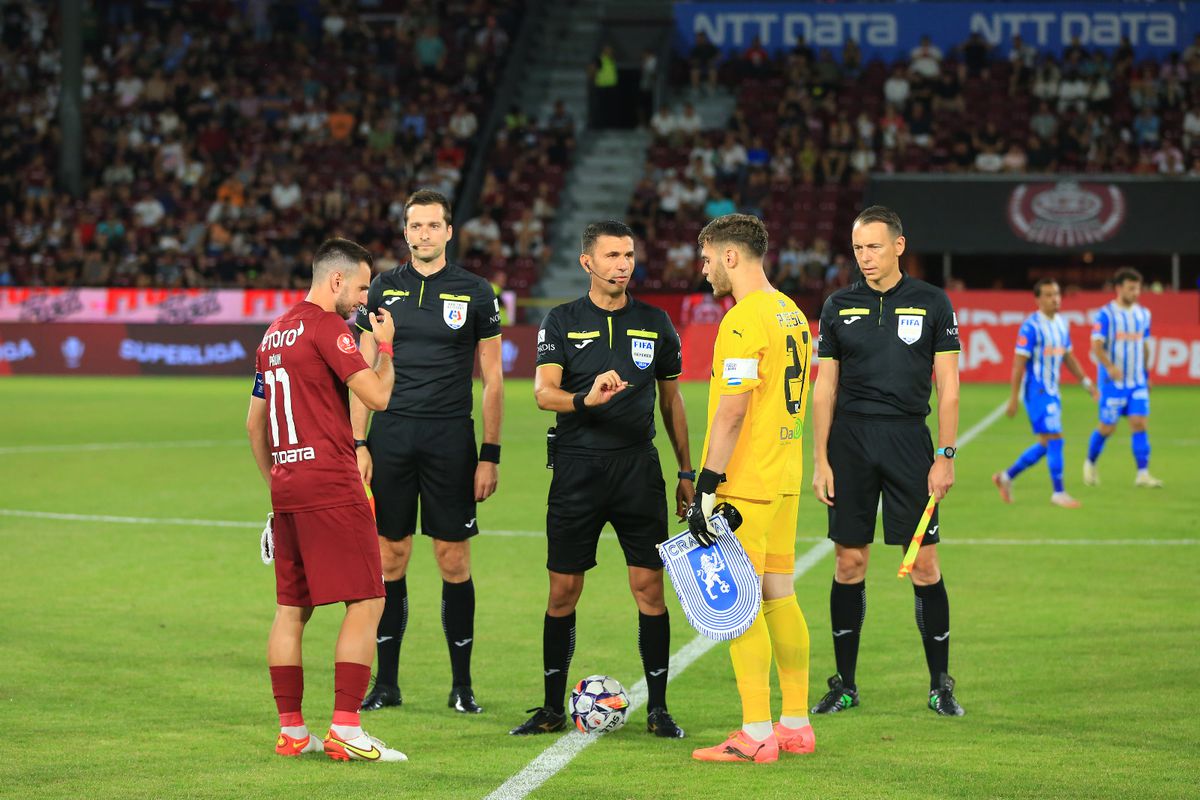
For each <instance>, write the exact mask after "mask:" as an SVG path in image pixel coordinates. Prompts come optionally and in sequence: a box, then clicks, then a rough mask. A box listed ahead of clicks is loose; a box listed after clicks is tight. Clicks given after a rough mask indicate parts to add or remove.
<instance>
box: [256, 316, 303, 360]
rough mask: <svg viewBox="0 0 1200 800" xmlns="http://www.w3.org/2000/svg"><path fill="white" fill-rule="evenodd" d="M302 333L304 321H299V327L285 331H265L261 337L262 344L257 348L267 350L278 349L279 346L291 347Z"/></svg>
mask: <svg viewBox="0 0 1200 800" xmlns="http://www.w3.org/2000/svg"><path fill="white" fill-rule="evenodd" d="M303 335H304V322H303V321H301V322H300V327H299V328H292V329H291V330H287V331H280V330H274V331H267V335H266V336H264V337H263V340H262V344H261V345H259V346H258V349H259V350H260V351H262V352H264V353H265V352H266V351H267V350H278V349H279V348H281V347H291V346H292V345H294V344H295V343H296V340H297V339H299V338H300V337H301V336H303Z"/></svg>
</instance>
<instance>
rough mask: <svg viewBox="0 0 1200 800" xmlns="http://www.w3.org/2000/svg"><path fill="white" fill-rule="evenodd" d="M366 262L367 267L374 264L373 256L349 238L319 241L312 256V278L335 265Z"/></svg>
mask: <svg viewBox="0 0 1200 800" xmlns="http://www.w3.org/2000/svg"><path fill="white" fill-rule="evenodd" d="M364 261H365V262H366V264H367V266H368V267H373V266H374V265H375V258H374V257H373V256H372V255H371V252H370V251H369V250H367V248H365V247H363V246H362V245H360V244H358V243H357V242H352V241H350V240H349V239H341V238H337V237H335V238H333V239H326V240H325V241H323V242H321V246H320V247H318V248H317V254H316V255H314V256H313V261H312V273H313V280H316V279H317V278H318V277H321V276H324V275H325V274H326V273H328V272H330V271H331V270H333V269H336V268H337V267H342V266H347V265H349V266H352V267H357V266H358V265H359V264H361V263H363V262H364Z"/></svg>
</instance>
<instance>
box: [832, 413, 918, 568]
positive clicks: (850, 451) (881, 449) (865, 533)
mask: <svg viewBox="0 0 1200 800" xmlns="http://www.w3.org/2000/svg"><path fill="white" fill-rule="evenodd" d="M828 453H829V466H830V467H831V468H832V469H833V484H834V485H833V495H834V496H833V507H832V508H830V509H829V538H830V539H832V540H833V541H835V542H837V543H838V544H842V545H849V546H857V545H864V544H871V542H873V541H875V516H876V511H877V510H878V508H879V495H880V492H882V493H883V541H884V543H885V544H898V545H904V546H907V545H908V543H909V542H910V541H911V540H912V537H913V534H914V533H916V529H917V522H918V521H919V520H920V518H921V514H922V513H923V512H924V511H925V505H926V504H927V503H928V502H929V490H928V486H929V481H928V478H929V468H930V467H932V466H933V442H932V441H931V439H930V437H929V428H927V427H926V426H925V421H924V420H923V419H919V418H891V419H887V418H880V417H860V416H853V415H850V414H845V413H839V414H837V415H836V416H835V417H834V420H833V427H832V428H831V429H830V431H829V447H828ZM938 533H939V531H938V512H937V510H936V509H935V510H934V512H933V518H932V519H931V520H930V521H929V528H928V530H927V531H926V532H925V542H926V543H928V544H937V543H938V541H939V537H938Z"/></svg>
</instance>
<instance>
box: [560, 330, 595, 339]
mask: <svg viewBox="0 0 1200 800" xmlns="http://www.w3.org/2000/svg"><path fill="white" fill-rule="evenodd" d="M599 336H600V331H567V338H568V339H595V338H597V337H599Z"/></svg>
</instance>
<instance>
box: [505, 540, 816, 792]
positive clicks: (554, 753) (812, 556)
mask: <svg viewBox="0 0 1200 800" xmlns="http://www.w3.org/2000/svg"><path fill="white" fill-rule="evenodd" d="M832 550H833V542H831V541H829V540H828V539H823V540H822V541H820V542H818V543H817V544H815V545H813V546H812V547H810V548H809V549H808V550H807V551H805V552H804V554H803V555H801V556H800V557H799V558H798V559H796V567H795V575H796V578H797V579H799V578H800V576H801V575H803V574H804V573H805V572H808V571H809V570H810V569H812V567H813V566H814V565H816V563H817V562H818V561H820V560H821V559H822V558H823V557H824V556H826V555H827V554H829V553H830V552H831V551H832ZM716 644H717V642H716V641H715V640H713V639H709V638H707V637H704V636H699V635H697V636H696V637H695V638H693V639H692V640H691V641H690V642H688V643H687V644H685V645H684V646H683V647H681V648H679V649H678V650H677V651H675V653H674V654H673V655H672V656H671V661H670V664H671V672H670V674H669V675H668V676H667V683H670V682H671V681H672V680H674V679H675V678H676V677H678V676H679V673H681V672H683V671H684V670H685V669H687V668H688V667H690V666H691V665H692V663H693V662H695V661H696V660H697V659H698V658H700V657H701V656H703V655H704V654H705V653H707V652H708V651H709V650H711V649H712V648H713V647H714V646H715V645H716ZM646 697H647V689H646V679H645V678H642V679H641V680H640V681H638V682H637V683H636V684H634V686H633V688H632V689H630V690H629V711H630V712H633V711H636V710H637V709H639V708H641V707H642V706H643V705H645V703H646ZM598 738H599V737H598V736H587V735H586V734H582V733H578V732H575V731H572V732H571V733H568V734H567V735H565V736H561V737H559V739H558V741H556V742H555V743H554V744H552V745H550V746H549V747H547V748H546V749H545V750H543V751H542V752H541V754H539V755H538V756H537V757H536V758H534V759H533V761H530V762H529V763H528V764H527V765H526V766H525V768H524V769H522V770H521V771H520V772H518V773H517V774H516V775H513V776H512V777H511V778H509V779H508V780H506V781H505V782H504V783H502V784H501V785H500V786H499V788H497V789H496V790H495V791H494V792H492V793H491V794H489V795H488V796H487V797H486V798H484V800H520V799H521V798H524V797H527V796H529V793H530V792H532V791H534V790H535V789H537V788H538V787H539V786H541V785H542V784H543V783H545V782H546V781H548V780H550V778H553V777H554V776H555V775H556V774H557V773H558V772H559V771H560V770H562V768H563V767H565V766H567V764H569V763H571V760H572V759H574V758H575V756H577V755H579V753H580V752H582V751H583V748H585V747H587V746H588V745H590V744H591V743H592V742H594V741H596V739H598Z"/></svg>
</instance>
